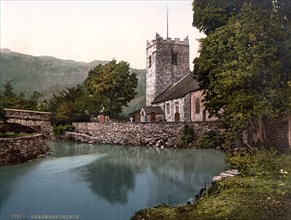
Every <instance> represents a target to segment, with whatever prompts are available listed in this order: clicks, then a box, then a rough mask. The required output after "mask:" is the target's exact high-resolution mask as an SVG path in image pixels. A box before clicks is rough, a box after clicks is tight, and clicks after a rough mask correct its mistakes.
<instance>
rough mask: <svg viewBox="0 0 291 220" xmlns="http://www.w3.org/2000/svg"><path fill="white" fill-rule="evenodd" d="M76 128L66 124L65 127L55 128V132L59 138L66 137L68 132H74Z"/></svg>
mask: <svg viewBox="0 0 291 220" xmlns="http://www.w3.org/2000/svg"><path fill="white" fill-rule="evenodd" d="M74 130H75V128H74V126H73V125H69V124H65V125H58V126H56V125H55V126H54V128H53V132H54V135H55V136H56V137H57V138H59V137H60V136H61V135H64V134H65V132H66V131H74Z"/></svg>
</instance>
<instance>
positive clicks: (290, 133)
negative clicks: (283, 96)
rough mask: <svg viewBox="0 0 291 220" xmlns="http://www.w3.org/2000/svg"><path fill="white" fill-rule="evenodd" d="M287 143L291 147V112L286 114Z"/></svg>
mask: <svg viewBox="0 0 291 220" xmlns="http://www.w3.org/2000/svg"><path fill="white" fill-rule="evenodd" d="M288 143H289V148H290V149H291V114H289V115H288Z"/></svg>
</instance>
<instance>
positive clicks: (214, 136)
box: [198, 130, 224, 149]
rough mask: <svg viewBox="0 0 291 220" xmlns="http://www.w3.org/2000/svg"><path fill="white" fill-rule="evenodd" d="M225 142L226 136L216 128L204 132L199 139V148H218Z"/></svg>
mask: <svg viewBox="0 0 291 220" xmlns="http://www.w3.org/2000/svg"><path fill="white" fill-rule="evenodd" d="M223 143H224V136H223V134H221V133H220V132H218V131H216V130H210V131H208V132H206V133H204V134H203V136H202V137H201V138H200V139H199V141H198V147H199V148H212V149H217V148H219V147H221V146H222V145H223Z"/></svg>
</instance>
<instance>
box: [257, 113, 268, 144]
mask: <svg viewBox="0 0 291 220" xmlns="http://www.w3.org/2000/svg"><path fill="white" fill-rule="evenodd" d="M258 125H259V126H258V134H257V135H258V140H259V143H260V144H265V143H266V141H267V135H266V123H265V120H264V118H263V116H262V117H259V120H258Z"/></svg>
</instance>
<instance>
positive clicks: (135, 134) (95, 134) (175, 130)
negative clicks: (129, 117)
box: [66, 122, 216, 147]
mask: <svg viewBox="0 0 291 220" xmlns="http://www.w3.org/2000/svg"><path fill="white" fill-rule="evenodd" d="M73 125H74V126H75V132H67V133H66V137H67V138H69V139H73V140H77V141H82V142H87V143H97V144H99V143H101V144H124V145H137V146H140V145H144V146H157V147H179V140H180V136H181V134H182V131H183V128H184V125H185V124H184V123H108V124H98V123H74V124H73ZM188 125H189V126H191V127H192V128H194V131H195V137H196V139H198V138H199V137H200V136H201V135H202V134H203V133H204V132H206V131H209V130H210V129H214V128H216V123H207V122H204V123H188Z"/></svg>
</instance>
